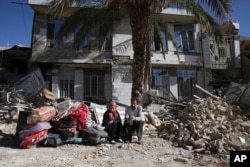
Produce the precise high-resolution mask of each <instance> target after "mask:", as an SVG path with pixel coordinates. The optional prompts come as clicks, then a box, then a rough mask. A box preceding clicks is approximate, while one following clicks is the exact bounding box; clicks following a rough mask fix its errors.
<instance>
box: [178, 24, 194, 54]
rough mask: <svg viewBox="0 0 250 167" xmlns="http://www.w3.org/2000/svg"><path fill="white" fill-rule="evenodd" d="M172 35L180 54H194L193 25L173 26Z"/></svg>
mask: <svg viewBox="0 0 250 167" xmlns="http://www.w3.org/2000/svg"><path fill="white" fill-rule="evenodd" d="M174 34H175V40H176V42H177V47H178V50H179V51H180V52H194V49H195V48H194V30H193V25H185V26H183V25H175V26H174Z"/></svg>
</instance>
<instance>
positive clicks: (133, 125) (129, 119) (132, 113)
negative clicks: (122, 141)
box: [124, 98, 144, 144]
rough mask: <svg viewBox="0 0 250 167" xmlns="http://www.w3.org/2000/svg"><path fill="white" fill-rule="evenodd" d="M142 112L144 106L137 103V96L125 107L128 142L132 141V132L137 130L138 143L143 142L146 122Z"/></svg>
mask: <svg viewBox="0 0 250 167" xmlns="http://www.w3.org/2000/svg"><path fill="white" fill-rule="evenodd" d="M142 114H143V113H142V106H141V105H138V104H137V100H136V99H135V98H132V99H131V105H130V106H128V107H126V109H125V122H124V128H125V129H124V130H125V134H126V141H127V142H130V143H131V142H132V134H133V132H134V131H135V130H136V133H137V137H138V143H139V144H141V143H142V141H141V139H142V133H143V124H144V121H143V115H142Z"/></svg>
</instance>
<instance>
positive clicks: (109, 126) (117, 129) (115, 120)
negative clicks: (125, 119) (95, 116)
mask: <svg viewBox="0 0 250 167" xmlns="http://www.w3.org/2000/svg"><path fill="white" fill-rule="evenodd" d="M102 126H104V127H105V131H107V133H108V134H109V142H110V143H111V144H115V143H116V142H115V141H117V142H123V140H122V139H121V134H122V129H123V128H122V121H121V117H120V114H119V112H118V111H117V104H116V102H114V101H111V102H110V103H109V104H108V110H107V111H106V112H105V113H104V114H103V120H102Z"/></svg>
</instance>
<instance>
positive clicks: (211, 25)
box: [189, 3, 222, 43]
mask: <svg viewBox="0 0 250 167" xmlns="http://www.w3.org/2000/svg"><path fill="white" fill-rule="evenodd" d="M191 6H192V7H190V8H189V10H190V11H191V12H192V13H193V14H194V15H195V16H196V18H197V19H198V22H199V23H200V25H201V26H202V27H204V28H205V30H206V32H207V34H208V35H209V36H211V37H214V38H215V40H216V41H217V42H218V43H220V42H222V33H221V31H220V29H219V24H218V23H217V22H216V20H215V19H214V18H213V17H212V16H211V15H210V14H209V13H208V12H207V11H205V10H204V8H203V7H202V6H201V5H200V4H198V3H193V4H192V5H191Z"/></svg>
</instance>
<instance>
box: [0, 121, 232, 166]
mask: <svg viewBox="0 0 250 167" xmlns="http://www.w3.org/2000/svg"><path fill="white" fill-rule="evenodd" d="M1 125H3V124H2V123H1ZM15 126H16V124H15V123H12V124H7V125H6V124H5V128H3V130H2V132H1V136H0V137H1V139H0V146H1V149H0V166H6V167H7V166H8V167H9V166H13V167H24V166H85V167H87V166H102V167H110V166H119V167H120V166H121V167H122V166H124V167H125V166H138V167H140V166H159V167H160V166H162V167H163V166H171V167H179V166H183V167H191V166H211V167H223V166H229V160H228V159H225V158H221V157H217V156H216V154H215V155H211V154H199V153H193V151H191V150H186V149H183V148H180V147H174V146H172V143H171V142H169V141H167V140H165V139H163V138H158V137H155V136H154V135H144V143H143V145H138V144H137V143H129V144H127V143H117V144H115V145H110V144H100V145H97V146H93V145H78V144H65V145H61V146H58V147H57V148H53V147H31V148H29V149H20V148H19V146H18V142H19V140H18V138H17V137H16V136H15V135H14V134H15V128H16V127H15Z"/></svg>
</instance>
